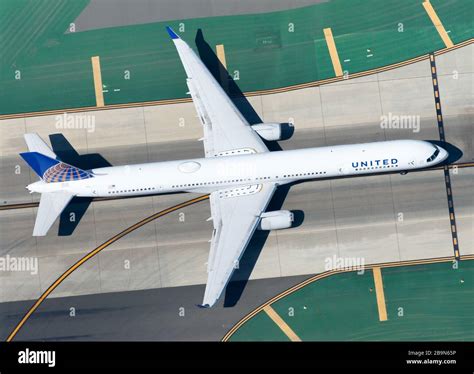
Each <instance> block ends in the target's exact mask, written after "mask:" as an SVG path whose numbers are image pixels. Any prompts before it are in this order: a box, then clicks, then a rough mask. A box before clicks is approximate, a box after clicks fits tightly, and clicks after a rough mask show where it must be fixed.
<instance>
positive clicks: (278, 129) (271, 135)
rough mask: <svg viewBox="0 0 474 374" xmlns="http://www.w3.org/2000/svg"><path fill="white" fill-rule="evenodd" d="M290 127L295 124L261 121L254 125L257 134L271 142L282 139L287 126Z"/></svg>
mask: <svg viewBox="0 0 474 374" xmlns="http://www.w3.org/2000/svg"><path fill="white" fill-rule="evenodd" d="M289 127H293V125H292V124H290V123H259V124H256V125H252V128H253V129H254V130H255V131H256V132H257V134H258V135H260V136H261V137H262V138H263V139H265V140H267V141H269V142H271V141H275V140H282V138H283V137H284V136H283V134H284V132H285V130H286V128H289Z"/></svg>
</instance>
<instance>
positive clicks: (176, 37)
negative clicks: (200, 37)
mask: <svg viewBox="0 0 474 374" xmlns="http://www.w3.org/2000/svg"><path fill="white" fill-rule="evenodd" d="M166 31H168V34H169V36H170V38H171V39H179V36H178V34H176V33H175V32H174V31H173V29H172V28H171V27H169V26H166Z"/></svg>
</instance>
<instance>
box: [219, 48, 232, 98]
mask: <svg viewBox="0 0 474 374" xmlns="http://www.w3.org/2000/svg"><path fill="white" fill-rule="evenodd" d="M216 53H217V58H218V59H219V61H220V63H221V65H222V66H219V78H220V80H221V85H222V87H223V88H224V91H228V88H229V84H228V83H229V82H228V81H227V61H226V59H225V49H224V44H217V45H216ZM222 67H223V68H222Z"/></svg>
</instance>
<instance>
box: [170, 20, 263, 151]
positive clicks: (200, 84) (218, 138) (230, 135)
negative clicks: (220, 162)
mask: <svg viewBox="0 0 474 374" xmlns="http://www.w3.org/2000/svg"><path fill="white" fill-rule="evenodd" d="M166 29H167V31H168V34H169V35H170V37H171V38H172V40H173V42H174V44H175V46H176V49H177V50H178V54H179V57H180V58H181V61H182V63H183V66H184V70H185V71H186V74H187V80H186V82H187V84H188V88H189V93H190V94H191V97H192V99H193V102H194V106H195V107H196V111H197V113H198V116H199V118H200V120H201V123H202V125H203V128H204V137H203V140H204V150H205V154H206V157H213V156H215V155H222V154H225V153H226V152H227V151H232V150H237V149H239V150H245V151H244V152H246V153H260V152H267V151H268V149H267V147H266V146H265V144H264V143H263V141H262V139H261V138H260V136H259V135H258V134H257V133H256V132H255V131H254V130H253V129H252V127H251V126H250V125H249V123H248V122H247V121H246V119H245V118H244V117H243V116H242V114H241V113H240V112H239V110H238V109H237V108H236V106H235V105H234V103H233V102H232V100H231V99H230V98H229V96H227V94H226V93H225V91H224V90H223V89H222V87H221V86H220V85H219V83H218V82H217V81H216V80H215V79H214V77H213V76H212V74H211V73H210V72H209V70H208V69H207V68H206V66H205V65H204V64H203V62H202V61H201V59H200V58H199V57H198V56H197V55H196V53H195V52H194V51H193V50H192V49H191V48H190V47H189V46H188V44H186V42H184V41H183V40H182V39H181V38H180V37H179V36H178V35H177V34H176V33H175V32H174V31H173V30H172V29H171V28H169V27H167V28H166Z"/></svg>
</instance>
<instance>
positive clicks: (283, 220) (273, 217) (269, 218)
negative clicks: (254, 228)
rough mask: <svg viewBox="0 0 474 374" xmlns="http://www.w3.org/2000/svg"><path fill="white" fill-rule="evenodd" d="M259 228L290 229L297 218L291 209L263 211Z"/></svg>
mask: <svg viewBox="0 0 474 374" xmlns="http://www.w3.org/2000/svg"><path fill="white" fill-rule="evenodd" d="M260 217H261V219H260V224H259V225H258V230H281V229H288V228H290V227H291V226H292V225H293V221H294V220H295V217H294V214H293V213H292V212H290V211H289V210H275V211H273V212H266V213H262V215H261V216H260Z"/></svg>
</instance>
